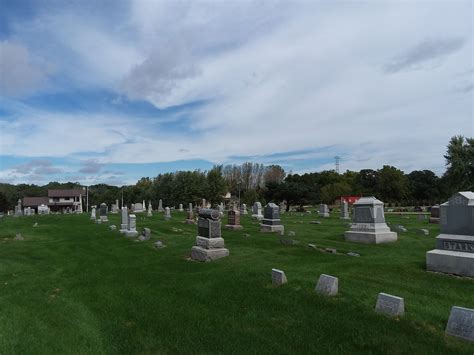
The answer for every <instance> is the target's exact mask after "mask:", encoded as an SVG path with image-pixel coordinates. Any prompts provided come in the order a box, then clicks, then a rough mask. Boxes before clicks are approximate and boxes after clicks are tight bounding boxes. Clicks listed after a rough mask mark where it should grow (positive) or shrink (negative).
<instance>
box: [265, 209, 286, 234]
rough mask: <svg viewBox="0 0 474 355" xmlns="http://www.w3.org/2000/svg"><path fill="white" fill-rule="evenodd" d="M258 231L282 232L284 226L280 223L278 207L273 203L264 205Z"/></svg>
mask: <svg viewBox="0 0 474 355" xmlns="http://www.w3.org/2000/svg"><path fill="white" fill-rule="evenodd" d="M260 232H263V233H275V232H276V233H282V234H283V233H284V232H285V227H283V225H282V224H281V220H280V208H279V207H278V206H277V205H275V204H274V203H271V202H270V203H269V204H267V205H266V206H265V210H264V216H263V219H262V224H260Z"/></svg>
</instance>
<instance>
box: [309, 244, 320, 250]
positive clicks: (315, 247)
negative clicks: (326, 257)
mask: <svg viewBox="0 0 474 355" xmlns="http://www.w3.org/2000/svg"><path fill="white" fill-rule="evenodd" d="M308 248H310V249H318V247H317V246H316V244H312V243H310V244H308Z"/></svg>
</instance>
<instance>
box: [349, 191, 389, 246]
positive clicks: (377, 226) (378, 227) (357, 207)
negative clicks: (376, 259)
mask: <svg viewBox="0 0 474 355" xmlns="http://www.w3.org/2000/svg"><path fill="white" fill-rule="evenodd" d="M353 206H354V210H353V211H354V215H353V217H352V224H351V229H350V231H347V232H345V233H344V237H345V239H346V240H347V241H350V242H356V243H364V244H380V243H390V242H395V241H397V239H398V237H397V233H395V232H392V231H390V228H389V227H388V226H387V224H386V223H385V215H384V211H383V202H382V201H379V200H377V199H376V198H375V197H362V198H360V199H359V200H358V201H357V202H356V203H354V205H353Z"/></svg>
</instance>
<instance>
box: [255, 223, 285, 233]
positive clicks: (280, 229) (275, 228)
mask: <svg viewBox="0 0 474 355" xmlns="http://www.w3.org/2000/svg"><path fill="white" fill-rule="evenodd" d="M260 232H261V233H285V227H284V226H283V225H281V224H276V225H270V224H261V225H260Z"/></svg>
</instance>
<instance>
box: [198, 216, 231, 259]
mask: <svg viewBox="0 0 474 355" xmlns="http://www.w3.org/2000/svg"><path fill="white" fill-rule="evenodd" d="M226 256H229V250H228V249H226V248H225V243H224V238H222V236H221V222H220V213H219V211H217V210H212V209H207V208H201V209H200V210H199V219H198V236H197V237H196V245H195V246H193V247H192V248H191V259H192V260H196V261H203V262H208V261H214V260H217V259H220V258H224V257H226Z"/></svg>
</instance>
